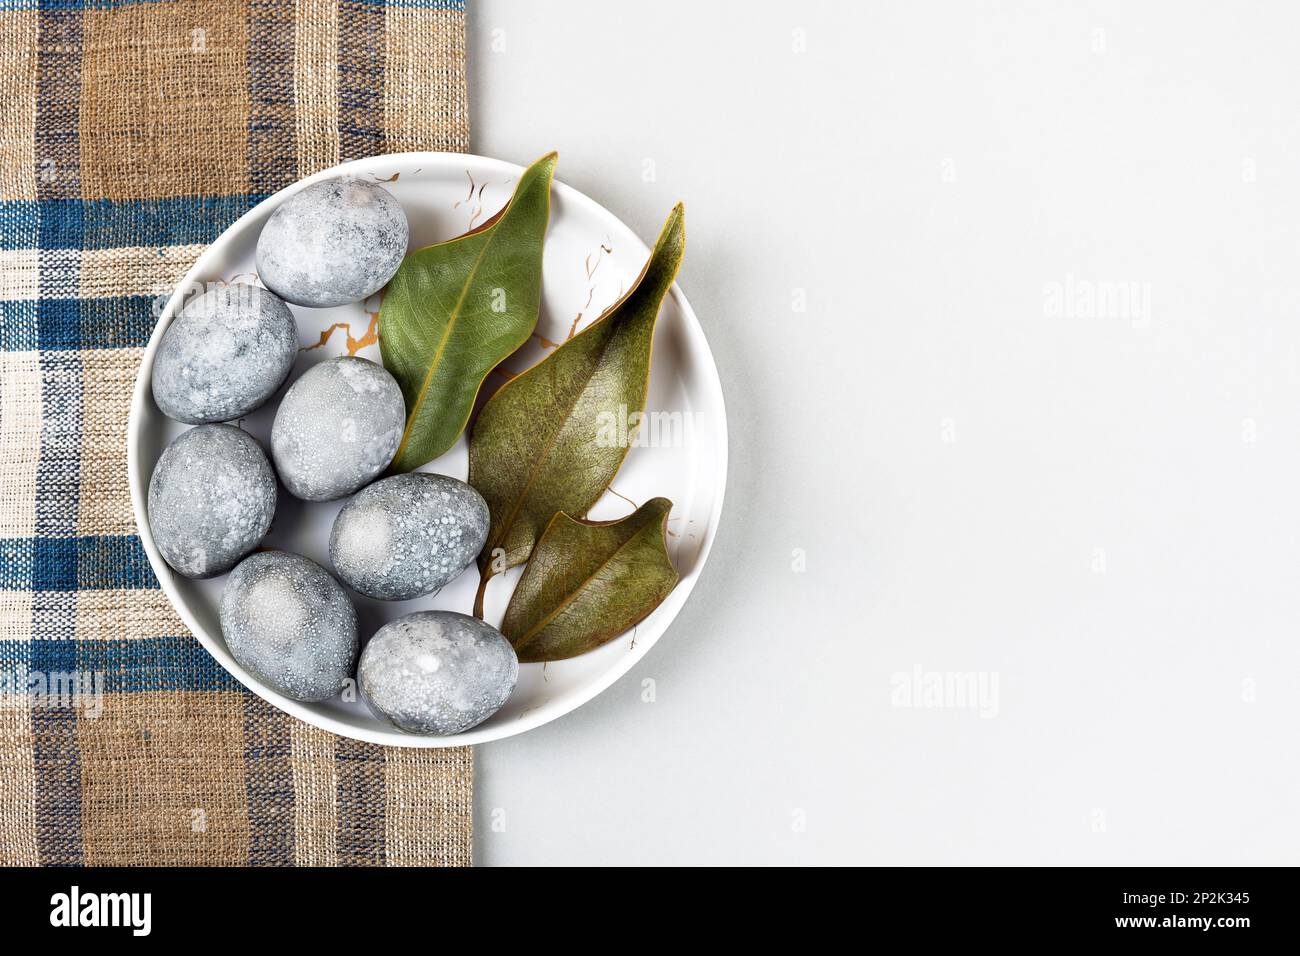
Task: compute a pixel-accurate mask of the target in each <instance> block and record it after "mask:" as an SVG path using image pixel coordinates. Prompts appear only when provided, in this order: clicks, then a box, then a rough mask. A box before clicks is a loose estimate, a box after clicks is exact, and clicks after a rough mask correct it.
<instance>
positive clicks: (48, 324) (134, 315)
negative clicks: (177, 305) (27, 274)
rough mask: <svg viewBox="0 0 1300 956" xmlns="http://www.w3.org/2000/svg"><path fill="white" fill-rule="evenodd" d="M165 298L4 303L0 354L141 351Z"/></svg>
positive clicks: (0, 310) (0, 312)
mask: <svg viewBox="0 0 1300 956" xmlns="http://www.w3.org/2000/svg"><path fill="white" fill-rule="evenodd" d="M166 301H167V296H160V297H154V296H148V295H129V296H114V297H110V298H103V299H24V300H11V301H7V302H0V351H6V352H31V351H35V350H36V349H38V348H40V349H45V350H47V351H51V350H52V351H66V350H68V349H94V348H103V349H122V348H142V347H144V346H145V345H148V344H149V336H150V335H152V334H153V327H154V325H155V323H156V322H157V321H158V319H157V315H156V314H155V311H156V310H158V309H160V308H161V305H164V304H166Z"/></svg>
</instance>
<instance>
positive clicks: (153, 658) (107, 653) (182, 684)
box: [0, 635, 243, 694]
mask: <svg viewBox="0 0 1300 956" xmlns="http://www.w3.org/2000/svg"><path fill="white" fill-rule="evenodd" d="M0 667H4V669H5V670H6V671H8V672H9V674H10V675H11V676H13V677H15V678H16V677H18V676H22V675H27V674H31V673H40V674H44V675H50V674H66V673H72V672H83V673H84V672H87V671H89V672H91V673H94V674H98V675H100V677H99V678H98V680H101V681H102V682H103V683H102V684H101V685H100V689H102V691H103V692H104V693H106V694H144V693H149V692H151V691H176V690H188V691H213V690H233V691H240V690H243V686H242V685H241V684H240V683H239V681H237V680H235V679H234V678H233V677H231V676H230V674H228V673H227V672H226V669H225V668H224V667H222V666H221V665H220V664H218V663H217V662H216V659H215V658H213V656H212V655H211V654H209V653H208V652H207V651H205V650H204V649H203V645H202V644H200V643H199V642H198V641H196V640H195V639H194V638H192V637H190V636H189V635H185V636H180V635H163V636H159V637H144V638H133V639H130V640H125V639H124V640H92V639H84V638H83V639H77V640H66V639H65V640H48V639H43V638H35V639H33V640H30V641H0ZM13 683H16V680H15V681H13ZM29 693H35V690H34V689H33V690H30V691H29Z"/></svg>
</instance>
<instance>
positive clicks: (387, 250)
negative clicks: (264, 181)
mask: <svg viewBox="0 0 1300 956" xmlns="http://www.w3.org/2000/svg"><path fill="white" fill-rule="evenodd" d="M409 233H410V227H409V226H408V225H407V222H406V214H405V213H403V212H402V207H401V206H399V205H398V204H397V200H396V199H394V198H393V197H392V195H391V194H390V193H389V192H388V190H386V189H384V188H383V187H382V186H376V185H375V184H374V183H368V182H364V181H363V180H360V179H355V178H353V177H350V176H344V177H341V178H339V179H329V180H326V181H325V182H321V183H315V184H313V185H311V186H308V187H307V188H306V189H303V190H301V191H299V192H297V193H295V194H294V195H293V196H291V197H290V198H289V199H287V200H285V202H283V203H281V205H280V208H278V209H277V210H276V211H275V212H274V213H272V214H271V218H270V219H268V220H267V222H266V225H265V226H263V227H262V234H261V235H260V236H259V237H258V239H257V274H258V275H259V276H261V279H262V281H263V282H264V283H266V287H267V288H268V289H270V290H271V291H272V292H274V293H276V295H278V296H280V297H281V298H284V299H287V300H288V301H290V302H293V303H294V304H296V305H309V306H316V307H321V308H324V307H328V306H334V305H343V304H344V303H347V302H356V301H358V300H359V299H364V298H366V297H367V296H370V295H373V294H374V293H376V292H378V291H379V290H380V289H382V288H383V287H384V285H385V284H387V282H388V280H389V279H391V278H392V277H393V273H395V272H396V271H397V267H398V266H400V265H401V264H402V257H403V256H405V255H406V242H407V237H408V235H409Z"/></svg>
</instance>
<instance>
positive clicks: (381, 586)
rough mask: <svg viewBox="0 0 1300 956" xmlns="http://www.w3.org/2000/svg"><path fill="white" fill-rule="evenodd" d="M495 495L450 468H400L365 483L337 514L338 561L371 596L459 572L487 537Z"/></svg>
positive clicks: (394, 596)
mask: <svg viewBox="0 0 1300 956" xmlns="http://www.w3.org/2000/svg"><path fill="white" fill-rule="evenodd" d="M489 520H490V516H489V514H488V506H487V502H486V501H484V500H483V496H482V495H480V494H479V493H478V492H477V491H475V490H474V489H473V488H471V487H470V486H469V485H467V484H465V482H463V481H457V480H456V479H455V478H448V477H447V476H446V475H426V474H423V473H420V472H415V473H412V474H409V475H394V476H393V477H391V478H385V479H384V480H383V481H376V482H375V483H374V484H373V485H370V486H368V487H366V488H363V489H361V490H360V491H359V492H357V493H356V494H355V495H354V496H353V497H352V500H351V501H349V502H348V503H347V504H346V505H344V506H343V510H342V511H340V512H339V513H338V517H336V518H335V519H334V528H333V530H332V531H331V532H330V560H331V561H332V562H334V570H336V571H337V572H338V575H339V577H341V578H342V579H343V580H344V581H345V582H347V583H348V584H350V585H351V586H352V587H353V588H355V589H356V590H358V591H360V592H361V593H362V594H364V595H366V596H367V597H372V598H379V599H380V600H384V601H405V600H409V599H410V598H416V597H420V596H421V595H424V594H432V593H433V592H434V591H436V590H438V588H440V587H442V586H443V585H444V584H446V583H447V582H448V581H450V580H452V578H454V577H456V576H457V575H459V574H460V573H461V572H462V571H464V570H465V569H466V568H467V567H469V565H470V563H471V562H473V560H474V557H475V555H477V554H478V553H479V551H481V550H482V548H483V543H484V542H485V541H487V535H488V522H489Z"/></svg>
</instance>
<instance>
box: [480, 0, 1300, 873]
mask: <svg viewBox="0 0 1300 956" xmlns="http://www.w3.org/2000/svg"><path fill="white" fill-rule="evenodd" d="M1297 26H1300V24H1298V23H1297V15H1296V8H1295V6H1294V5H1292V4H1285V3H1271V4H1262V3H1261V4H1251V5H1249V6H1239V5H1229V4H1200V3H1186V2H1149V3H1143V4H1141V5H1137V4H1124V3H1094V4H1056V5H1045V4H1035V5H1029V4H1017V3H996V2H985V3H918V4H885V3H866V4H857V3H854V4H849V3H839V4H836V3H826V2H823V3H800V4H790V3H778V2H745V3H741V2H732V3H701V2H698V0H696V2H688V0H654V2H652V3H637V4H635V5H632V4H611V3H607V2H598V0H566V2H528V3H523V2H507V0H473V2H472V3H471V4H470V59H471V101H472V124H473V130H474V150H475V152H479V153H483V154H487V155H491V156H499V157H502V158H505V159H509V160H513V161H516V162H520V163H524V162H528V161H529V160H531V159H534V158H536V157H537V156H539V155H541V154H542V153H544V152H546V151H547V150H550V149H552V148H555V149H558V150H559V151H560V167H559V172H558V175H559V177H560V178H561V179H563V180H565V181H567V182H568V183H570V184H571V185H573V186H575V187H577V188H578V189H581V190H583V191H584V192H586V193H588V194H589V195H591V196H592V197H594V198H595V199H597V200H598V201H600V202H601V203H603V204H604V205H605V206H607V207H608V208H609V209H611V210H613V211H614V212H615V214H617V215H619V216H620V217H621V218H623V219H624V221H626V222H627V223H628V224H629V225H631V226H632V227H633V228H634V229H636V230H637V231H638V233H639V234H640V235H641V236H643V237H644V238H646V239H647V240H650V239H652V238H653V236H654V235H655V233H656V231H657V229H658V227H659V225H660V223H661V221H662V219H663V216H664V214H665V213H666V211H667V210H668V209H669V207H670V206H671V205H672V203H673V202H675V201H676V200H678V199H682V200H684V201H685V203H686V208H687V223H688V236H689V238H688V251H687V256H686V262H685V265H684V268H683V271H682V274H681V280H680V281H681V285H682V288H683V289H684V291H685V292H686V294H687V296H688V297H689V298H690V300H691V302H692V304H693V305H694V307H695V310H696V312H697V313H698V314H699V316H700V318H701V321H702V322H703V324H704V327H705V331H706V333H707V335H708V337H709V341H710V343H711V346H712V348H713V351H714V354H715V356H716V358H717V362H718V366H719V368H720V370H721V374H722V379H723V386H724V389H725V392H726V397H727V405H728V415H729V420H730V429H731V471H730V480H729V484H728V489H727V504H726V509H725V513H724V516H723V521H722V527H721V531H720V534H719V537H718V540H717V546H716V549H715V551H714V553H713V556H712V558H711V560H710V563H709V566H708V567H707V568H706V570H705V573H704V576H703V579H702V580H701V582H700V585H699V587H698V588H697V590H696V592H695V594H694V596H693V597H692V598H691V600H690V602H689V604H688V605H687V607H686V609H685V611H684V612H683V613H682V614H681V616H680V617H679V618H678V619H677V621H676V623H675V624H674V626H673V627H672V628H671V629H670V631H669V632H668V633H667V634H666V635H665V636H664V638H663V639H662V640H661V641H660V642H659V644H658V645H657V646H656V647H655V648H654V650H653V651H652V652H651V653H650V654H649V655H648V656H647V658H646V659H645V660H644V661H643V662H641V664H640V666H638V667H637V668H636V669H635V670H634V671H633V672H632V673H630V674H629V675H628V676H626V677H624V678H623V679H622V680H621V681H620V682H619V683H617V684H616V685H614V686H613V687H612V688H611V689H610V690H608V691H607V692H606V693H605V694H604V695H602V696H601V697H599V698H598V699H597V700H595V701H593V702H592V703H590V704H588V705H586V706H584V707H582V708H580V709H579V710H578V711H576V712H574V713H573V714H571V715H569V716H567V717H565V718H563V719H561V720H559V721H556V722H554V723H552V724H550V725H548V726H547V727H545V728H542V729H540V730H537V731H535V732H532V733H530V734H527V735H525V736H522V737H516V738H514V739H511V740H507V741H504V742H498V743H493V744H490V745H487V746H483V747H480V748H479V749H478V751H477V759H478V787H477V804H478V806H477V815H476V823H477V834H476V844H477V846H476V852H477V858H478V860H479V862H480V863H482V864H525V863H574V864H576V863H781V862H789V863H833V862H871V863H1080V864H1106V863H1110V864H1136V863H1152V864H1154V863H1160V864H1209V863H1216V864H1229V863H1291V864H1295V863H1297V862H1300V826H1298V825H1297V821H1296V813H1295V807H1296V806H1297V802H1298V799H1300V769H1298V766H1297V760H1298V759H1300V758H1298V756H1297V755H1298V753H1300V750H1298V748H1297V747H1296V738H1297V732H1298V731H1300V693H1297V690H1298V688H1297V677H1298V675H1300V641H1298V640H1297V634H1298V631H1300V590H1298V589H1297V587H1296V583H1297V581H1300V537H1298V536H1297V533H1296V532H1297V529H1300V495H1298V494H1297V489H1298V488H1300V363H1298V357H1300V325H1298V319H1300V289H1298V288H1297V285H1296V281H1295V274H1296V266H1297V261H1298V257H1300V180H1298V179H1297V170H1298V169H1300V61H1297V59H1296V57H1295V55H1294V54H1295V51H1294V37H1295V36H1296V31H1297ZM647 160H650V161H652V162H653V164H654V171H655V177H654V181H652V182H647V181H645V178H644V176H643V173H644V170H645V169H646V168H647V167H646V165H645V164H646V161H647ZM801 297H802V299H803V301H804V302H806V308H805V309H804V310H803V311H799V308H798V307H799V305H800V299H801ZM797 551H798V552H801V553H802V555H803V560H804V562H805V569H804V570H803V571H802V572H800V571H798V570H796V567H797V565H798V554H797ZM918 670H919V671H920V673H921V677H920V679H919V681H920V683H919V686H920V688H921V689H922V690H923V691H924V690H926V689H927V688H929V687H930V686H931V682H933V681H935V680H937V681H938V682H939V685H940V687H941V690H940V692H938V694H937V696H926V695H925V694H924V693H923V694H922V695H921V699H920V700H919V701H912V703H914V704H915V703H918V702H919V703H921V704H934V705H936V706H904V704H905V703H907V702H908V701H907V699H906V697H905V696H904V695H905V694H906V692H908V691H910V690H911V689H912V686H913V681H914V680H916V678H914V677H913V675H914V674H915V673H916V672H917V671H918ZM965 674H972V675H976V679H977V680H978V679H979V676H980V675H982V677H983V680H984V684H983V685H982V686H983V688H984V692H985V693H984V696H983V698H982V699H981V700H975V701H974V704H975V705H976V706H965V705H967V704H970V703H971V701H969V700H967V699H963V698H962V697H961V696H960V695H959V694H958V693H957V685H956V684H953V683H952V681H954V680H956V679H958V678H959V677H960V676H961V675H965ZM930 675H935V676H930ZM646 679H651V680H653V681H654V688H655V693H654V702H653V703H647V702H645V701H643V699H642V698H643V681H645V680H646ZM945 681H947V682H948V683H947V691H946V692H944V691H943V690H942V686H943V685H944V682H945ZM994 682H996V683H994ZM975 686H979V685H978V684H977V685H975Z"/></svg>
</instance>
